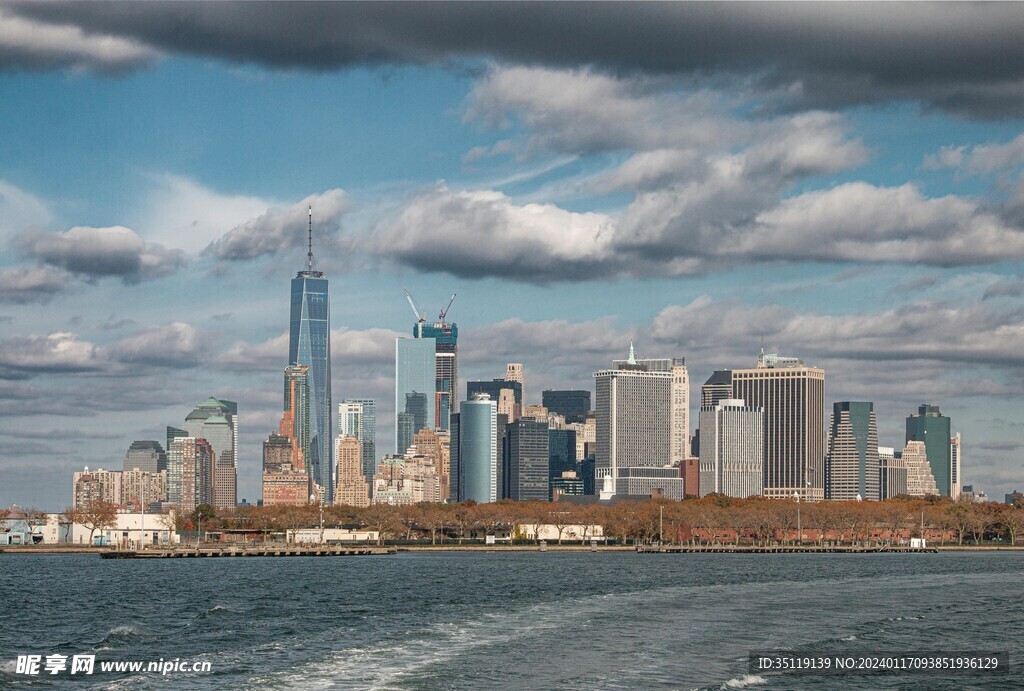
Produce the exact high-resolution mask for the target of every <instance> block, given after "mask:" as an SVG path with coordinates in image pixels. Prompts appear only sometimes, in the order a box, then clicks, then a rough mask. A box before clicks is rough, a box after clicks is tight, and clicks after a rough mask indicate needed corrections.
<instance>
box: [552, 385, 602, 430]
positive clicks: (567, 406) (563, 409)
mask: <svg viewBox="0 0 1024 691" xmlns="http://www.w3.org/2000/svg"><path fill="white" fill-rule="evenodd" d="M541 402H542V403H543V404H544V407H545V408H547V409H548V410H549V411H551V412H553V413H558V414H559V415H561V416H562V417H564V418H565V422H566V424H573V423H577V424H583V423H585V422H586V421H587V413H589V412H590V392H589V391H580V390H574V389H565V390H556V389H547V390H546V391H544V392H543V393H542V394H541Z"/></svg>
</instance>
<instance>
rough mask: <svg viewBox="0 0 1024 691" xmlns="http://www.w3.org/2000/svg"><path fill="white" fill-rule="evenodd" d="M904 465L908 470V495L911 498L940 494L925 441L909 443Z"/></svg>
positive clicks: (904, 450) (904, 448)
mask: <svg viewBox="0 0 1024 691" xmlns="http://www.w3.org/2000/svg"><path fill="white" fill-rule="evenodd" d="M903 464H904V465H905V466H906V468H907V494H908V495H909V496H911V497H926V496H928V495H932V494H938V493H939V488H938V486H937V484H936V482H935V476H934V475H933V474H932V469H931V462H930V461H929V460H928V453H927V444H926V443H925V442H923V441H908V442H907V445H906V446H905V447H903Z"/></svg>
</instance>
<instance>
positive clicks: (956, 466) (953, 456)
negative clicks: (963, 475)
mask: <svg viewBox="0 0 1024 691" xmlns="http://www.w3.org/2000/svg"><path fill="white" fill-rule="evenodd" d="M962 449H963V447H962V446H961V445H960V433H959V432H957V433H956V434H955V435H954V436H953V437H952V438H951V439H950V440H949V496H950V497H952V498H953V501H957V500H958V499H960V484H961V479H960V452H961V450H962Z"/></svg>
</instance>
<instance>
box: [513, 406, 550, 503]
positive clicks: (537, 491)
mask: <svg viewBox="0 0 1024 691" xmlns="http://www.w3.org/2000/svg"><path fill="white" fill-rule="evenodd" d="M505 439H506V443H505V477H507V478H508V492H507V494H506V497H507V498H508V499H512V500H513V501H529V500H537V501H547V500H548V499H549V495H550V480H551V474H550V469H549V458H548V423H547V421H546V420H545V421H540V420H531V419H528V418H526V417H523V418H520V419H519V420H516V421H515V422H510V423H509V424H508V426H507V427H506V428H505Z"/></svg>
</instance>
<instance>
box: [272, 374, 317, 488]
mask: <svg viewBox="0 0 1024 691" xmlns="http://www.w3.org/2000/svg"><path fill="white" fill-rule="evenodd" d="M311 412H312V400H311V399H310V388H309V365H288V366H287V367H285V368H284V414H283V415H282V416H281V424H280V433H281V434H282V435H284V436H287V437H289V438H290V439H291V440H292V447H293V458H292V468H293V469H296V470H298V469H305V470H306V473H307V474H308V475H309V476H310V477H311V478H312V477H313V474H312V472H311V471H310V470H309V468H308V465H307V459H308V458H309V429H310V427H309V426H310V413H311ZM314 479H315V478H314Z"/></svg>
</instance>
